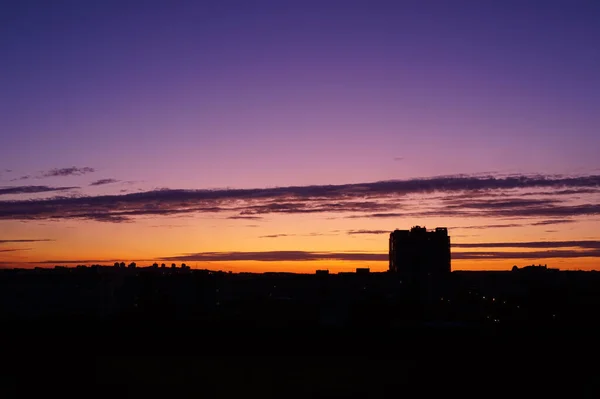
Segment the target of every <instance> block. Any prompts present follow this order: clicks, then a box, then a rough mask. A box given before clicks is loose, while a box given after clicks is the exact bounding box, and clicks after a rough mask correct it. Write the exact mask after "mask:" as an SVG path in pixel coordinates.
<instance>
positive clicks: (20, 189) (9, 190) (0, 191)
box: [0, 186, 79, 205]
mask: <svg viewBox="0 0 600 399" xmlns="http://www.w3.org/2000/svg"><path fill="white" fill-rule="evenodd" d="M78 188H79V187H75V186H72V187H49V186H15V187H6V186H5V187H0V195H12V194H38V193H48V192H53V191H67V190H75V189H78ZM11 203H14V201H12V202H11ZM22 203H23V205H26V204H27V203H28V202H27V201H22ZM2 204H3V202H2V201H0V205H2Z"/></svg>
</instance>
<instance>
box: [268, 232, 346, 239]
mask: <svg viewBox="0 0 600 399" xmlns="http://www.w3.org/2000/svg"><path fill="white" fill-rule="evenodd" d="M331 235H335V234H327V233H308V234H286V233H281V234H268V235H264V236H259V237H258V238H280V237H319V236H331Z"/></svg>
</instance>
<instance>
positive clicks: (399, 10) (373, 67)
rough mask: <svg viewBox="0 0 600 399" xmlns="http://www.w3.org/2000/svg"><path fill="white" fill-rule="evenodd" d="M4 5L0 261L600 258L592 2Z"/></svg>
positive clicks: (573, 263) (257, 266) (238, 267)
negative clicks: (440, 243) (398, 248)
mask: <svg viewBox="0 0 600 399" xmlns="http://www.w3.org/2000/svg"><path fill="white" fill-rule="evenodd" d="M1 7H2V8H1V11H0V54H1V59H2V61H1V62H0V87H1V91H0V143H1V145H0V266H4V267H8V266H18V265H21V266H33V265H54V264H67V263H68V264H72V263H104V262H106V263H112V262H113V261H115V260H124V261H131V260H135V261H138V263H145V262H150V263H151V262H153V261H155V260H156V261H159V262H162V261H164V262H177V263H181V262H186V263H188V264H190V265H192V266H194V267H198V268H209V269H222V270H233V271H247V270H251V271H265V270H281V271H303V272H312V271H314V269H316V268H329V269H330V270H332V271H337V270H353V269H354V268H355V267H362V266H370V267H371V268H372V269H373V270H384V269H386V268H387V262H386V259H387V254H386V253H387V246H388V234H389V232H390V231H391V230H393V229H394V228H402V229H408V228H410V227H411V226H413V225H425V226H427V227H428V228H434V227H437V226H447V227H449V228H450V234H451V236H452V242H453V244H454V248H453V255H454V261H453V269H508V268H510V267H512V265H513V264H517V265H521V266H522V265H526V264H531V263H536V264H537V263H547V264H548V266H551V267H560V268H565V269H567V268H576V269H591V268H598V269H600V233H599V232H598V226H599V224H598V221H599V220H600V201H599V200H600V157H599V152H600V151H599V150H600V112H599V110H600V46H599V45H598V43H600V24H599V23H598V21H600V3H599V2H597V1H593V0H590V1H583V0H565V1H527V0H519V1H512V0H502V1H500V0H498V1H460V0H455V1H442V0H440V1H428V0H418V1H400V0H398V1H376V0H364V1H351V0H344V1H341V0H340V1H333V0H321V1H309V0H302V1H295V0H286V1H281V0H279V1H252V0H244V1H228V0H219V1H184V0H180V1H148V0H147V1H127V0H120V1H111V0H106V1H97V2H91V1H76V0H71V1H66V0H65V1H61V0H55V1H41V0H40V1H29V0H18V1H6V2H3V3H2V6H1ZM286 187H287V188H286ZM548 242H555V243H553V244H549V243H548Z"/></svg>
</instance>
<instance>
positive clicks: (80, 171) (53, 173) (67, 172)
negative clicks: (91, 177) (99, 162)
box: [42, 166, 95, 177]
mask: <svg viewBox="0 0 600 399" xmlns="http://www.w3.org/2000/svg"><path fill="white" fill-rule="evenodd" d="M93 172H95V169H94V168H90V167H87V166H85V167H83V168H78V167H76V166H71V167H69V168H55V169H51V170H49V171H47V172H44V173H43V174H42V176H43V177H60V176H80V175H85V174H88V173H93Z"/></svg>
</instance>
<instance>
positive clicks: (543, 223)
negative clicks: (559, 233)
mask: <svg viewBox="0 0 600 399" xmlns="http://www.w3.org/2000/svg"><path fill="white" fill-rule="evenodd" d="M574 222H575V220H573V219H550V220H542V221H540V222H534V223H531V226H548V225H551V224H565V223H574Z"/></svg>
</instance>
